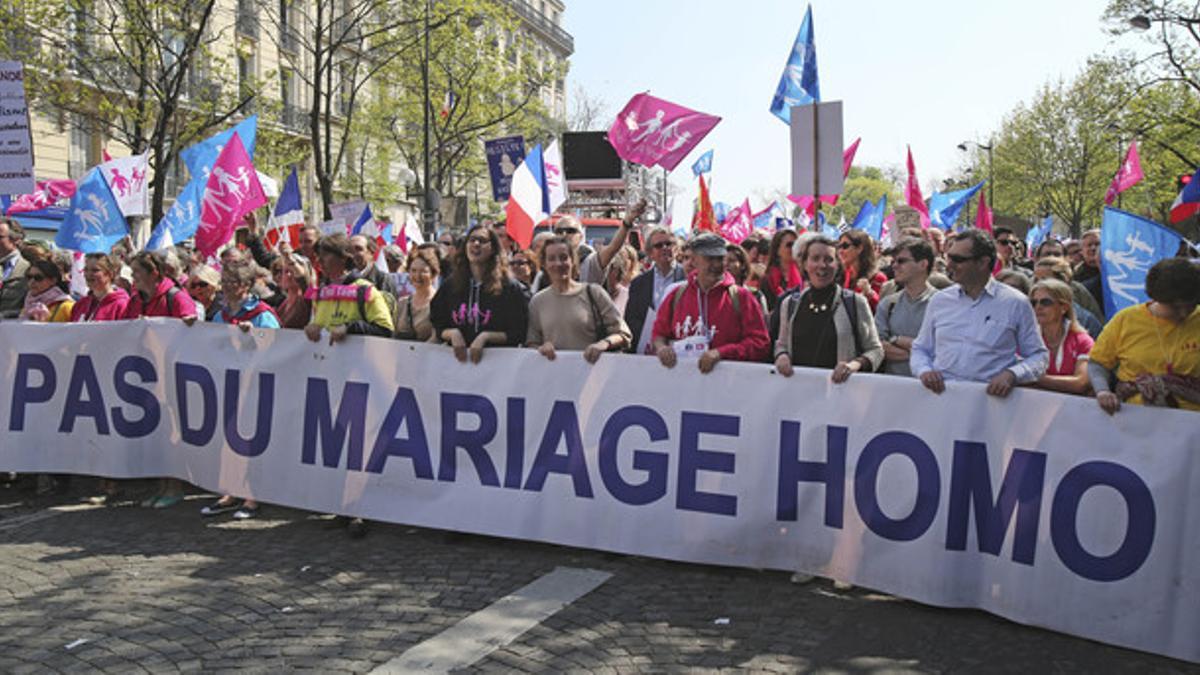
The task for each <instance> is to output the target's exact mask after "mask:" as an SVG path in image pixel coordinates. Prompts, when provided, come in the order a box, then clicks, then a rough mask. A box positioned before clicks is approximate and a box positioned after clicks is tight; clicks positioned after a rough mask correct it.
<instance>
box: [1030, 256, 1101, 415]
mask: <svg viewBox="0 0 1200 675" xmlns="http://www.w3.org/2000/svg"><path fill="white" fill-rule="evenodd" d="M1029 302H1030V303H1031V304H1032V305H1033V313H1034V315H1036V316H1037V322H1038V328H1039V329H1040V330H1041V333H1042V341H1043V342H1045V343H1046V348H1047V349H1049V350H1050V366H1049V367H1048V368H1046V374H1045V375H1042V376H1041V377H1040V378H1038V381H1037V385H1036V386H1037V387H1038V388H1040V389H1049V390H1050V391H1061V392H1063V393H1067V394H1086V393H1087V390H1088V377H1087V360H1088V352H1090V351H1092V338H1091V336H1090V335H1088V333H1087V330H1085V329H1084V327H1083V326H1082V325H1080V324H1079V321H1078V320H1076V318H1075V301H1074V298H1073V297H1072V293H1071V287H1070V286H1068V285H1066V284H1065V283H1063V282H1061V281H1059V280H1058V279H1043V280H1041V281H1039V282H1037V283H1036V284H1034V285H1033V290H1032V291H1030V292H1029Z"/></svg>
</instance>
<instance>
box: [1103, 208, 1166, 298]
mask: <svg viewBox="0 0 1200 675" xmlns="http://www.w3.org/2000/svg"><path fill="white" fill-rule="evenodd" d="M1182 242H1183V237H1181V236H1179V234H1177V233H1176V232H1174V231H1172V230H1168V229H1167V228H1165V227H1163V226H1162V225H1159V224H1158V223H1156V222H1154V221H1152V220H1146V219H1145V218H1142V217H1139V216H1135V215H1133V214H1132V213H1126V212H1124V211H1118V210H1117V209H1114V208H1112V207H1105V209H1104V219H1103V220H1102V221H1101V223H1100V279H1101V281H1103V282H1104V314H1105V316H1108V317H1109V318H1112V316H1113V315H1114V314H1116V313H1117V312H1119V311H1121V310H1122V309H1125V308H1126V307H1131V306H1133V305H1136V304H1139V303H1143V302H1148V301H1149V300H1150V297H1149V296H1147V295H1146V274H1147V273H1148V272H1149V271H1150V268H1151V267H1152V266H1153V265H1154V263H1156V262H1158V261H1159V260H1162V259H1163V258H1170V257H1173V256H1174V255H1175V254H1176V253H1177V252H1178V251H1179V244H1180V243H1182Z"/></svg>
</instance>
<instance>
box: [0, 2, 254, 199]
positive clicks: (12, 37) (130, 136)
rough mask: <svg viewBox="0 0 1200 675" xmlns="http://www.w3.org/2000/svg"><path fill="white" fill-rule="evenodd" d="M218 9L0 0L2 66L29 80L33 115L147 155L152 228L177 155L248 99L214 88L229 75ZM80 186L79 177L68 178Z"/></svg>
mask: <svg viewBox="0 0 1200 675" xmlns="http://www.w3.org/2000/svg"><path fill="white" fill-rule="evenodd" d="M216 6H217V0H66V2H44V1H42V0H7V1H6V2H5V3H4V7H3V8H0V34H2V35H4V36H5V38H6V39H5V40H4V41H3V42H0V57H3V58H7V59H15V60H19V61H23V62H24V63H25V64H26V68H28V69H29V70H30V71H31V72H34V73H36V76H35V77H30V78H27V79H26V81H25V83H26V91H27V94H28V96H29V97H30V101H31V104H32V106H33V107H34V109H35V110H38V111H39V112H42V113H44V114H46V115H48V116H53V117H58V116H61V115H64V114H66V115H70V116H72V117H74V118H76V119H79V120H82V121H84V122H85V123H86V124H87V125H88V126H89V127H90V129H89V130H93V131H100V132H102V133H103V134H105V135H106V136H107V137H110V138H114V139H116V140H118V141H120V142H121V143H124V144H125V145H126V146H128V147H129V148H130V149H131V150H132V151H133V152H134V153H135V154H137V153H142V152H146V151H150V166H151V168H152V169H153V177H152V179H151V182H150V195H151V218H152V219H153V220H154V221H155V222H157V221H158V219H159V218H161V217H162V214H163V211H164V201H165V199H166V194H165V188H166V181H167V177H168V174H169V173H170V169H171V167H173V166H174V164H175V161H176V158H177V157H178V154H179V151H180V150H181V149H183V148H185V147H187V146H188V145H191V144H192V143H194V142H196V141H198V140H201V139H202V138H204V137H206V136H208V135H210V134H211V133H213V132H214V131H216V130H217V129H218V128H221V127H224V126H226V125H227V124H228V123H230V122H231V121H232V120H231V118H232V117H234V116H235V115H236V114H237V113H238V112H239V111H240V110H241V109H242V108H243V107H244V106H245V105H246V104H247V103H248V102H249V100H250V99H251V98H253V96H254V93H253V89H252V88H251V90H234V89H237V88H229V87H223V86H221V84H220V83H221V82H228V81H233V80H235V79H236V73H235V72H233V68H232V67H231V66H230V64H229V61H228V59H227V58H226V52H225V51H223V50H222V49H221V48H220V47H221V45H222V44H226V43H228V41H229V40H230V39H231V36H230V35H229V34H228V33H229V32H231V31H230V30H229V29H225V28H220V27H219V26H218V24H217V23H216V22H215V21H214V20H213V15H214V12H215V10H216ZM75 178H78V176H75Z"/></svg>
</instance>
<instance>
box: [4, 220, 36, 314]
mask: <svg viewBox="0 0 1200 675" xmlns="http://www.w3.org/2000/svg"><path fill="white" fill-rule="evenodd" d="M24 239H25V230H23V229H21V226H20V225H18V224H17V223H16V221H14V220H9V219H8V218H4V219H0V319H15V318H17V316H18V315H19V314H20V313H21V308H22V307H24V306H25V293H26V292H27V291H28V288H29V286H28V282H27V281H25V271H26V270H28V269H29V262H28V261H27V260H25V258H23V257H22V256H21V249H20V248H18V246H19V245H20V243H21V242H22V241H24Z"/></svg>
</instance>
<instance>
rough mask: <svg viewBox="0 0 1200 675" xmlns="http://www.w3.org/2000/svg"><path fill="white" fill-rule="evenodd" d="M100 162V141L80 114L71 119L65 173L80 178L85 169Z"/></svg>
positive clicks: (85, 171)
mask: <svg viewBox="0 0 1200 675" xmlns="http://www.w3.org/2000/svg"><path fill="white" fill-rule="evenodd" d="M99 163H100V141H99V139H98V138H97V136H96V134H95V132H93V131H92V129H91V125H90V124H89V123H88V121H87V120H86V119H85V118H83V117H80V116H76V117H74V118H73V119H72V120H71V137H70V147H69V148H68V151H67V173H69V174H70V176H71V178H74V179H76V180H80V179H82V178H83V176H84V174H85V173H87V170H88V169H90V168H92V167H93V166H96V165H97V164H99Z"/></svg>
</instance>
